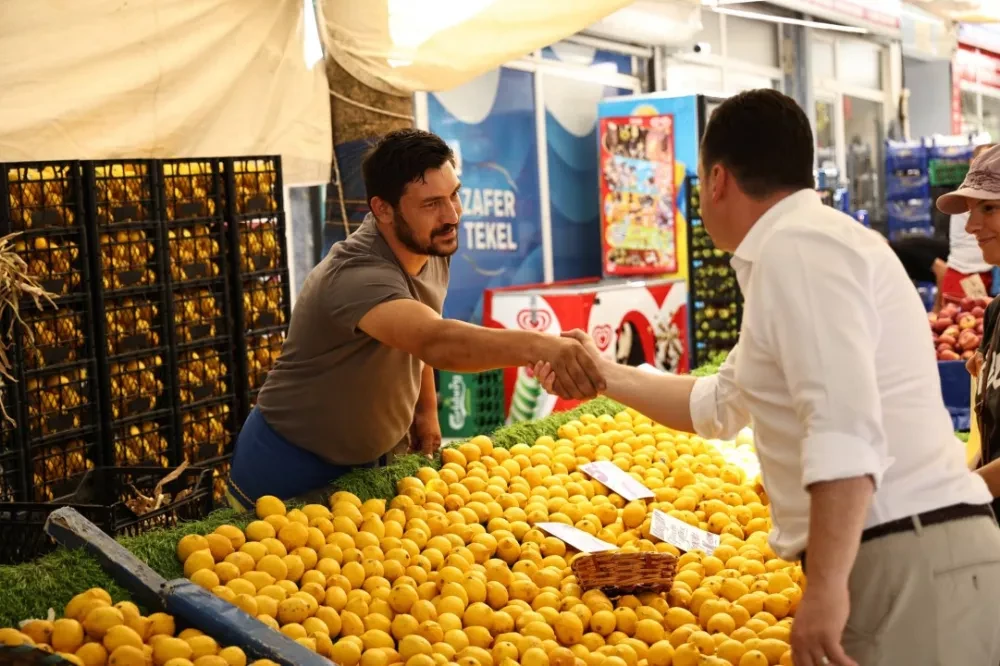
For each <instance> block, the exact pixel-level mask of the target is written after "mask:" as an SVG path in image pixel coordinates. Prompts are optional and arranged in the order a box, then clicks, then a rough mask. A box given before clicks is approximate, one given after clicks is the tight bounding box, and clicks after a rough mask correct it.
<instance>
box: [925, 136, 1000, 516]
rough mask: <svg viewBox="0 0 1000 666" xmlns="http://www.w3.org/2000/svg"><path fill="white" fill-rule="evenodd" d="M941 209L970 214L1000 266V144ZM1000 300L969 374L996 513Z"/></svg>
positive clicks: (999, 493)
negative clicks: (972, 378) (999, 323)
mask: <svg viewBox="0 0 1000 666" xmlns="http://www.w3.org/2000/svg"><path fill="white" fill-rule="evenodd" d="M937 207H938V209H939V210H940V211H941V212H942V213H945V214H948V215H961V214H963V213H967V214H968V216H969V219H968V221H967V222H966V224H965V229H966V231H968V232H969V233H970V234H971V235H973V236H974V237H975V238H976V242H977V244H978V245H979V248H980V249H981V250H982V252H983V259H984V260H985V261H986V262H987V263H988V264H990V265H992V266H1000V145H998V146H991V147H989V149H988V150H986V151H985V152H982V153H981V154H979V156H978V157H976V158H975V159H974V160H973V162H972V166H971V168H970V169H969V173H968V175H967V176H966V177H965V182H963V183H962V186H961V187H960V188H959V189H957V190H956V191H954V192H952V193H950V194H945V195H944V196H942V197H940V198H939V199H938V200H937ZM998 316H1000V298H996V299H994V300H993V302H991V303H990V305H989V307H987V308H986V314H985V316H984V320H983V339H982V343H981V344H980V347H979V351H978V353H977V354H976V356H974V357H973V358H972V359H970V360H969V362H968V365H967V367H968V369H969V372H970V373H972V374H973V376H976V377H978V382H977V385H978V392H977V395H976V400H975V405H976V418H977V419H978V422H979V430H980V435H981V439H982V467H980V469H979V474H980V475H981V476H982V477H983V479H984V480H985V481H986V484H987V485H988V486H989V488H990V492H992V493H993V497H994V498H997V499H994V501H993V511H994V513H997V512H998V511H1000V326H997V325H996V323H997V318H998Z"/></svg>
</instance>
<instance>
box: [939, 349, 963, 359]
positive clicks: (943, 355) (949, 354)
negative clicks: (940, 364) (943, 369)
mask: <svg viewBox="0 0 1000 666" xmlns="http://www.w3.org/2000/svg"><path fill="white" fill-rule="evenodd" d="M961 358H962V357H961V356H959V355H958V354H956V353H955V352H953V351H950V350H949V351H940V352H938V360H939V361H958V360H961Z"/></svg>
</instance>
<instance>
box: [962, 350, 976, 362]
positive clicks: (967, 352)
mask: <svg viewBox="0 0 1000 666" xmlns="http://www.w3.org/2000/svg"><path fill="white" fill-rule="evenodd" d="M975 355H976V352H975V351H973V350H972V349H967V350H965V351H964V352H962V360H963V361H968V360H969V359H970V358H972V357H973V356H975Z"/></svg>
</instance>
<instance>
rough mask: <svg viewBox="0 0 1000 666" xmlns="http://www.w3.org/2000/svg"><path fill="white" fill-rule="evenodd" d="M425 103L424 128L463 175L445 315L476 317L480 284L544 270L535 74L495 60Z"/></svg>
mask: <svg viewBox="0 0 1000 666" xmlns="http://www.w3.org/2000/svg"><path fill="white" fill-rule="evenodd" d="M427 107H428V108H427V111H428V124H429V129H430V131H432V132H434V133H435V134H437V135H438V136H440V137H441V138H442V139H444V140H445V141H446V142H448V144H449V145H450V146H451V147H452V149H453V150H454V151H455V157H456V161H457V163H458V168H459V177H460V178H461V180H462V189H461V202H462V208H463V212H462V224H461V229H460V231H459V248H458V251H457V252H456V253H455V255H454V257H453V258H452V261H451V284H450V286H449V288H448V297H447V299H445V304H444V316H445V317H449V318H452V319H461V320H463V321H469V322H473V323H480V322H481V321H482V307H483V290H484V289H487V288H496V287H505V286H509V285H513V284H528V283H534V282H541V281H542V280H543V278H544V275H543V267H542V232H541V216H540V214H539V210H540V209H539V192H538V150H537V145H538V142H537V134H536V132H535V90H534V78H533V75H532V74H531V73H530V72H523V71H519V70H512V69H506V68H500V69H498V70H494V71H492V72H488V73H486V74H484V75H482V76H480V77H478V78H477V79H475V80H473V81H470V82H469V83H467V84H465V85H463V86H460V87H458V88H456V89H454V90H449V91H448V92H443V93H433V94H429V95H428V96H427Z"/></svg>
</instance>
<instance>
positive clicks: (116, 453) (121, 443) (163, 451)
mask: <svg viewBox="0 0 1000 666" xmlns="http://www.w3.org/2000/svg"><path fill="white" fill-rule="evenodd" d="M172 434H173V413H172V411H171V410H169V409H164V410H159V411H155V412H150V413H148V414H143V415H142V416H141V417H139V418H134V419H126V420H123V421H121V422H118V423H116V424H115V426H114V429H113V431H112V436H113V438H114V439H113V457H112V458H111V459H110V462H111V464H113V465H115V466H118V467H132V466H160V467H170V466H171V465H172V458H173V456H172V452H173V445H172V443H171V442H172Z"/></svg>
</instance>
